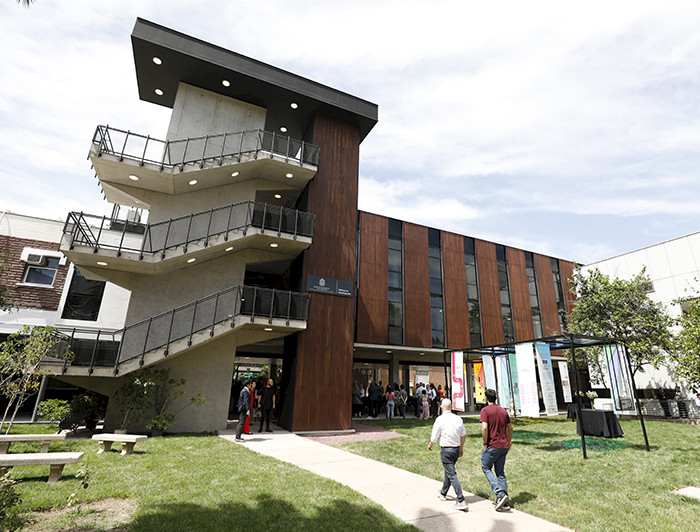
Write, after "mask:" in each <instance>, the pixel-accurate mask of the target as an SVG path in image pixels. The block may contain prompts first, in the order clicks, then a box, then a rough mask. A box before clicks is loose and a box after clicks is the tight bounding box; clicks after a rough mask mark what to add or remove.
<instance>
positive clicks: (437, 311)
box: [428, 229, 445, 347]
mask: <svg viewBox="0 0 700 532" xmlns="http://www.w3.org/2000/svg"><path fill="white" fill-rule="evenodd" d="M440 246H441V241H440V231H439V230H438V229H428V277H429V283H430V328H431V331H432V332H431V336H432V344H433V347H445V317H444V314H443V313H444V301H443V297H442V296H443V285H442V250H441V247H440Z"/></svg>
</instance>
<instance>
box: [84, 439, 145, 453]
mask: <svg viewBox="0 0 700 532" xmlns="http://www.w3.org/2000/svg"><path fill="white" fill-rule="evenodd" d="M92 439H93V440H97V441H99V442H100V449H99V450H98V451H97V454H100V453H103V452H105V451H109V450H110V449H111V448H112V443H113V442H115V441H118V442H121V444H122V456H123V455H125V454H131V453H132V452H134V445H136V442H138V441H146V440H147V439H148V436H143V435H141V434H95V435H94V436H93V437H92Z"/></svg>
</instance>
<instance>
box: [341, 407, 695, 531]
mask: <svg viewBox="0 0 700 532" xmlns="http://www.w3.org/2000/svg"><path fill="white" fill-rule="evenodd" d="M363 423H367V424H371V425H376V426H379V427H382V428H386V429H391V430H394V431H396V432H399V433H401V434H405V435H407V436H409V438H396V439H393V440H386V441H364V442H351V443H343V444H340V445H338V447H341V448H343V449H347V450H349V451H351V452H354V453H357V454H360V455H363V456H366V457H368V458H373V459H375V460H379V461H381V462H385V463H388V464H391V465H393V466H396V467H399V468H402V469H406V470H408V471H412V472H414V473H418V474H421V475H425V476H428V477H431V478H434V479H436V480H442V477H443V470H442V465H441V464H440V460H439V454H438V453H436V452H435V450H434V451H433V452H432V453H431V452H428V451H427V443H428V441H429V439H430V431H431V428H432V425H433V422H432V420H430V421H421V420H406V421H403V420H396V421H389V422H384V421H382V422H376V421H364V420H363ZM620 424H621V425H622V429H623V431H624V433H625V437H624V438H623V439H618V440H603V439H598V438H587V439H586V442H587V445H590V447H588V450H589V452H588V459H587V460H583V457H582V454H581V449H580V445H581V439H580V437H579V436H577V434H576V426H575V424H574V423H573V422H571V421H568V420H566V419H565V418H563V417H557V418H553V419H550V418H540V419H522V420H520V419H518V420H516V423H515V436H514V439H513V448H512V449H511V451H510V452H509V453H508V459H507V460H506V476H507V478H508V486H509V493H510V496H511V502H512V504H513V506H514V507H517V508H518V509H519V510H522V511H524V512H528V513H531V514H533V515H536V516H539V517H542V518H544V519H548V520H550V521H554V522H556V523H558V524H561V525H563V526H566V527H570V528H574V529H576V530H581V531H600V530H606V531H638V530H664V531H679V532H681V531H682V532H685V531H686V530H688V526H689V524H692V523H698V522H700V501H697V500H694V499H689V498H685V497H679V496H677V495H673V494H671V490H673V489H676V488H680V487H683V486H700V465H699V464H700V427H697V426H693V425H681V424H675V423H664V422H655V421H647V422H646V427H647V432H648V434H649V442H650V445H651V446H652V451H651V452H647V451H646V450H645V447H644V439H643V435H642V430H641V425H640V423H639V422H638V421H632V420H623V421H620ZM465 425H466V428H467V441H466V443H465V446H464V457H463V458H462V459H460V461H459V462H458V463H457V472H458V475H459V479H460V481H461V483H462V487H463V488H464V489H466V490H467V491H470V492H472V493H475V494H477V495H479V496H481V497H486V498H491V499H493V494H492V493H491V489H490V486H489V484H488V482H487V481H486V478H485V477H484V475H483V473H482V472H481V462H480V456H481V448H482V447H481V430H480V424H479V420H478V418H465ZM567 441H570V442H571V447H568V446H567V445H564V444H565V443H566V442H567ZM574 442H578V443H577V445H578V448H576V447H575V444H574ZM589 442H590V443H589ZM601 450H605V451H607V452H600V451H601ZM692 526H695V525H691V528H692Z"/></svg>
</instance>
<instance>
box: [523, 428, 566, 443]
mask: <svg viewBox="0 0 700 532" xmlns="http://www.w3.org/2000/svg"><path fill="white" fill-rule="evenodd" d="M556 436H564V434H560V433H557V432H540V431H536V430H532V431H530V430H528V431H520V430H516V431H514V432H513V439H514V440H518V443H522V440H542V439H544V438H554V437H556Z"/></svg>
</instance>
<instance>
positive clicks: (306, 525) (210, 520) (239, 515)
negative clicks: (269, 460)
mask: <svg viewBox="0 0 700 532" xmlns="http://www.w3.org/2000/svg"><path fill="white" fill-rule="evenodd" d="M234 489H235V488H234ZM203 502H204V501H203ZM301 507H305V505H304V503H303V501H302V502H300V504H299V505H292V504H290V503H289V502H288V501H284V500H280V499H278V498H276V497H274V496H273V495H271V494H261V495H259V496H257V497H256V498H255V500H254V501H250V502H247V503H242V502H229V503H223V504H219V505H217V506H205V505H203V504H197V503H181V504H177V503H173V504H157V505H154V506H150V507H148V508H146V509H145V511H144V512H142V513H140V514H139V515H137V516H136V517H135V519H134V520H133V521H132V523H131V524H130V525H129V527H128V528H129V530H139V531H141V530H142V531H148V532H157V531H164V532H172V531H173V530H197V531H202V530H216V531H221V530H265V531H266V532H271V531H277V530H279V531H287V530H309V531H311V530H328V529H330V530H333V531H337V530H348V531H351V530H352V531H354V530H368V529H374V530H386V531H390V532H394V531H395V532H409V531H415V530H416V529H415V528H414V527H412V526H410V525H407V524H397V523H396V521H394V520H393V519H392V518H391V517H390V516H388V515H387V514H386V513H382V512H381V510H379V509H378V508H372V507H367V506H360V505H357V504H353V503H348V502H345V501H341V500H333V501H331V502H329V503H326V504H316V505H315V510H309V509H308V505H306V511H305V512H304V513H302V512H301V511H300V508H301Z"/></svg>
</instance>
